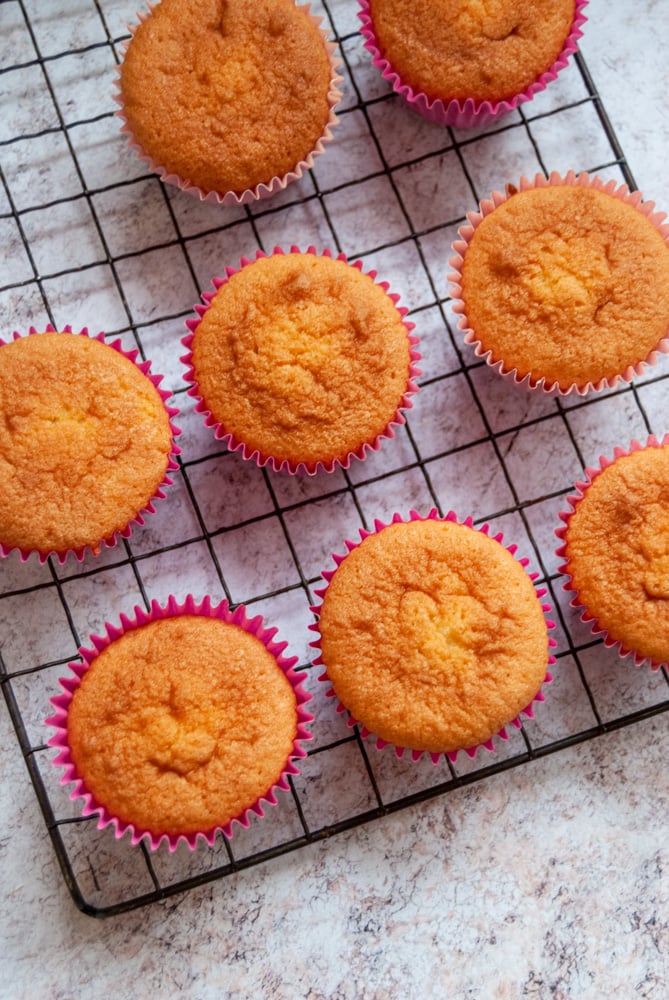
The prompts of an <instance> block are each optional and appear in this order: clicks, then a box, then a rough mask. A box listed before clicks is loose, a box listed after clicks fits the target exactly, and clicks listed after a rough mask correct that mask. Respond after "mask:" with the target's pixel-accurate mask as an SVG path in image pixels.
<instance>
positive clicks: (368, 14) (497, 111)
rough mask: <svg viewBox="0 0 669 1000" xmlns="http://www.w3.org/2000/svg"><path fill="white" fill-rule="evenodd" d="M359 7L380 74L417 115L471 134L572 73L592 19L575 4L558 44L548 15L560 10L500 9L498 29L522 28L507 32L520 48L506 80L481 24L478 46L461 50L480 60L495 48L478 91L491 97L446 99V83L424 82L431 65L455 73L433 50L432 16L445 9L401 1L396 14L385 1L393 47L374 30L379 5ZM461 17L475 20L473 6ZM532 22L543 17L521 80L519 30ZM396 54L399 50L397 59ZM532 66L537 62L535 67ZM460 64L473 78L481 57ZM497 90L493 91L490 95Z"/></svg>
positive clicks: (506, 64) (366, 2) (506, 66)
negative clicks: (413, 27)
mask: <svg viewBox="0 0 669 1000" xmlns="http://www.w3.org/2000/svg"><path fill="white" fill-rule="evenodd" d="M358 3H359V6H360V7H361V10H360V11H359V12H358V17H359V19H360V21H361V22H362V28H361V34H362V35H363V37H364V39H365V43H364V47H365V48H366V49H367V51H368V52H369V53H370V54H371V56H372V64H373V65H374V66H376V67H377V68H378V69H379V70H380V71H381V75H382V76H383V78H384V79H385V80H387V81H388V83H390V85H391V86H392V88H393V91H394V92H395V93H396V94H398V95H399V96H400V97H401V98H402V99H403V100H404V101H405V102H406V103H407V105H408V106H409V107H410V108H411V109H412V110H413V111H416V112H417V113H418V114H420V115H422V116H423V117H424V118H427V119H428V120H429V121H433V122H436V123H437V124H440V125H449V126H454V127H457V128H471V127H474V126H477V125H485V124H488V123H489V122H493V121H496V120H497V119H498V118H501V117H503V116H504V115H506V114H509V112H511V111H513V110H514V109H515V108H517V107H518V105H519V104H522V103H524V102H525V101H529V100H531V99H532V98H533V97H534V95H535V94H537V93H539V92H540V91H542V90H544V89H545V88H546V86H547V85H548V84H549V83H550V82H551V81H552V80H555V79H556V77H557V75H558V73H559V72H560V71H561V70H562V69H564V68H565V66H566V65H567V63H568V60H569V57H570V56H571V55H573V53H574V52H576V50H577V43H578V40H579V39H580V38H581V36H582V34H583V31H582V30H581V29H582V27H583V25H584V24H585V22H586V20H587V18H586V17H585V15H584V13H583V11H584V9H585V7H586V6H587V0H575V3H574V4H573V15H572V20H571V22H570V26H569V28H568V30H565V31H564V32H563V31H562V29H561V28H560V26H559V24H558V25H555V27H554V28H553V35H554V39H553V42H551V41H549V40H548V39H547V30H548V24H547V15H548V14H551V13H554V11H555V5H554V4H552V3H550V2H548V3H546V5H545V6H546V9H545V10H543V11H542V10H540V11H537V12H534V11H533V7H534V5H533V4H528V3H526V2H524V0H519V2H518V3H517V4H516V5H515V7H512V5H510V4H508V3H506V4H503V5H501V11H499V10H498V15H500V16H501V20H500V21H499V25H500V26H503V25H506V26H507V27H508V24H507V22H508V20H509V19H510V18H511V19H512V20H513V18H514V15H515V19H516V24H515V25H514V26H513V27H512V30H510V31H509V32H508V34H509V36H513V35H517V36H518V37H516V38H510V42H511V45H512V46H514V47H515V48H514V49H513V51H511V53H510V55H509V57H508V59H506V61H505V60H504V59H502V62H501V73H502V76H501V77H499V73H500V67H499V66H498V65H497V64H498V62H499V58H500V50H499V41H500V40H499V39H497V38H496V36H494V35H493V37H492V38H487V37H485V33H484V32H481V31H478V33H477V29H476V26H474V36H473V41H472V42H470V41H466V40H465V38H464V37H463V41H462V44H465V45H466V46H473V48H472V55H473V56H474V57H478V54H479V53H481V52H482V51H483V49H482V45H483V44H486V45H489V46H490V47H491V48H490V54H489V56H486V55H482V56H481V61H482V69H483V70H484V73H483V74H482V76H481V79H480V80H479V81H478V85H479V86H483V89H484V91H485V94H484V96H481V95H480V94H479V95H477V94H476V93H474V92H472V91H470V89H469V87H465V88H464V91H463V92H462V93H460V92H458V93H454V92H453V91H452V90H449V91H448V93H447V92H445V91H443V90H441V89H440V88H442V87H445V86H446V84H445V82H441V81H439V82H437V81H435V80H432V83H431V86H429V85H428V83H427V81H426V80H425V79H424V77H425V76H426V74H427V76H428V77H430V73H429V72H428V70H427V65H428V63H430V62H433V63H434V69H435V72H436V74H437V76H440V75H443V73H444V70H445V68H446V67H448V60H447V58H446V57H445V56H444V55H443V53H442V54H441V55H440V56H439V57H437V54H436V52H431V51H430V49H431V48H432V47H433V46H434V45H435V38H436V37H438V32H431V31H430V28H429V23H430V22H429V18H430V17H432V16H436V17H440V11H439V7H438V6H435V5H433V4H431V5H429V6H427V7H426V8H423V9H419V8H418V7H417V6H416V5H411V6H412V10H411V11H410V12H409V13H408V12H407V5H406V4H403V3H401V0H398V2H395V3H394V9H389V8H393V2H392V0H391V2H386V0H384V3H383V4H381V2H380V0H379V2H378V6H379V8H382V14H384V15H385V18H386V19H388V18H389V21H388V23H387V24H386V27H385V30H382V31H381V34H382V35H384V34H385V35H387V42H386V45H384V44H383V42H382V41H380V40H379V37H378V33H377V30H376V29H375V26H374V9H373V8H374V6H375V4H374V0H358ZM448 10H449V13H450V14H451V15H452V16H456V15H457V14H458V9H457V7H456V6H455V5H452V4H451V5H450V6H449V8H448ZM460 13H464V14H465V15H469V14H470V12H469V11H468V10H467V5H464V8H463V10H461V11H460ZM477 14H478V12H477V11H472V12H471V17H472V18H474V19H475V18H476V16H477ZM411 16H413V17H415V18H416V19H417V31H418V35H415V32H414V33H413V34H412V33H411V32H409V31H407V23H408V19H409V18H410V17H411ZM528 17H529V18H530V20H532V19H534V18H536V19H537V20H538V23H539V30H538V32H537V33H536V39H535V46H537V45H538V51H537V52H536V54H532V55H531V56H530V66H531V68H530V67H526V68H525V73H524V75H523V74H522V71H521V76H522V79H521V78H518V79H516V77H517V75H518V72H519V70H520V67H521V59H520V58H519V51H518V46H519V45H522V44H523V39H522V32H519V31H518V22H519V21H522V19H523V18H528ZM497 28H498V25H497V23H496V22H495V24H493V30H497ZM421 32H423V33H424V34H423V37H421ZM556 32H557V33H556ZM393 36H394V38H393ZM451 37H455V36H454V34H453V33H451ZM388 43H389V44H388ZM547 43H548V45H547ZM551 44H553V49H552V51H550V48H551ZM423 47H425V52H426V55H427V57H426V58H423V59H421V58H420V53H421V49H422V48H423ZM394 48H396V49H397V52H396V53H395V52H394ZM389 49H393V51H388V50H389ZM390 56H392V57H393V58H394V59H395V60H396V65H393V64H392V61H393V60H392V58H389V57H390ZM532 60H534V65H533V66H532ZM460 61H461V63H462V65H460V67H459V73H460V74H461V73H462V71H464V72H465V73H467V74H469V73H470V71H471V67H472V65H473V64H474V61H475V59H474V58H465V59H464V60H463V59H462V56H460ZM507 73H508V74H511V79H509V77H508V76H507V75H506V74H507ZM496 77H499V79H496ZM475 79H476V78H475ZM461 86H462V84H461ZM472 86H473V84H472ZM491 87H492V90H491V92H490V93H488V91H489V90H490V88H491ZM456 89H457V88H456Z"/></svg>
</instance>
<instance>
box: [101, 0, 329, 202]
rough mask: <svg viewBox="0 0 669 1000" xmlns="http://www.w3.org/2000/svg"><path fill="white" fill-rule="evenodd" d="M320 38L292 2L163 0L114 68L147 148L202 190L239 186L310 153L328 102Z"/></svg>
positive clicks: (132, 123)
mask: <svg viewBox="0 0 669 1000" xmlns="http://www.w3.org/2000/svg"><path fill="white" fill-rule="evenodd" d="M331 77H332V67H331V64H330V58H329V55H328V51H327V48H326V45H325V41H324V39H323V36H322V34H321V32H320V30H319V29H318V27H317V26H316V24H315V23H314V21H313V20H312V18H311V17H310V16H309V15H308V14H307V13H305V11H304V9H303V8H300V7H296V6H295V4H294V3H293V2H292V0H254V2H253V3H248V2H247V0H162V2H161V3H159V4H158V6H157V7H155V8H154V10H153V11H152V13H151V14H150V16H148V17H147V18H146V20H144V21H143V22H142V23H141V24H140V25H139V27H138V28H137V30H136V32H135V34H134V35H133V38H132V40H131V42H130V45H129V47H128V50H127V52H126V55H125V58H124V60H123V64H122V66H121V78H120V87H121V93H122V99H123V106H124V113H125V116H126V118H127V122H128V125H129V127H130V130H131V132H132V134H133V135H134V137H135V139H136V140H137V141H138V143H139V145H140V146H141V147H142V149H143V151H144V152H145V153H148V155H149V156H150V157H152V159H153V160H154V161H155V162H156V163H157V164H158V165H159V166H161V167H163V168H164V169H165V170H166V171H167V172H168V173H170V174H176V175H177V176H178V177H180V178H182V179H183V180H184V181H189V182H190V183H191V184H194V185H196V186H198V187H199V188H201V189H202V190H203V191H216V192H227V191H234V192H243V191H245V190H247V189H248V188H252V187H255V185H257V184H261V183H268V182H269V181H271V180H272V178H274V177H277V176H278V177H282V176H284V175H285V174H287V173H288V172H289V171H291V170H292V169H293V168H295V166H296V165H297V164H298V163H300V162H301V161H303V160H304V159H305V158H306V157H307V156H308V154H309V153H310V152H312V151H313V150H314V147H315V146H316V144H317V142H318V140H319V139H320V138H321V136H322V135H323V134H324V131H325V128H326V125H327V123H328V118H329V113H330V108H329V102H328V91H329V89H330V80H331Z"/></svg>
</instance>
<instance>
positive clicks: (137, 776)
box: [46, 597, 313, 851]
mask: <svg viewBox="0 0 669 1000" xmlns="http://www.w3.org/2000/svg"><path fill="white" fill-rule="evenodd" d="M105 630H106V634H105V635H103V636H92V637H91V640H90V641H91V643H92V647H93V648H90V649H80V650H79V653H80V655H81V657H82V659H83V662H82V663H71V664H70V665H69V666H70V670H71V674H70V675H69V676H68V677H65V678H62V679H61V681H60V684H61V686H62V687H63V689H64V693H63V694H61V695H57V696H56V697H54V698H52V699H51V702H52V705H53V706H54V708H55V713H54V715H53V716H51V718H49V719H47V720H46V724H47V725H49V726H53V727H54V728H55V730H56V733H55V735H54V736H52V738H51V739H50V740H49V745H50V746H53V747H58V748H59V750H60V752H59V753H58V755H57V756H56V757H55V758H54V761H53V763H54V764H55V765H56V766H57V767H64V768H65V772H64V774H63V777H62V783H63V784H69V783H72V782H74V789H73V791H72V792H71V794H70V798H72V799H79V798H80V799H82V800H83V810H82V812H83V815H84V816H90V815H93V814H95V813H97V814H99V820H98V829H102V828H103V827H105V826H108V825H110V824H111V825H112V826H113V828H114V833H115V836H116V837H117V838H120V837H122V836H123V835H124V834H125V833H127V832H128V831H129V832H130V839H131V843H133V844H137V843H139V841H140V840H141V839H142V838H145V839H146V843H147V844H148V846H149V847H150V848H151V849H152V850H155V849H156V848H157V847H158V846H159V845H160V844H161V843H162V842H163V841H165V842H166V843H167V845H168V848H169V850H170V851H173V850H175V849H176V847H177V845H178V844H179V842H180V841H185V842H186V843H187V844H188V846H189V847H190V848H191V849H193V848H195V847H196V845H197V841H198V838H203V839H204V840H205V841H206V842H207V843H208V844H210V845H211V844H213V842H214V839H215V837H216V834H217V833H218V832H219V831H221V832H222V833H223V834H224V836H226V837H231V836H232V832H233V823H234V822H239V823H240V824H241V825H242V826H244V827H248V825H249V819H250V816H251V815H252V814H254V813H255V814H256V815H258V816H263V815H264V806H265V804H267V803H269V804H270V805H276V801H277V800H276V791H277V790H278V789H283V790H286V789H288V788H289V785H288V777H289V775H293V774H297V773H298V770H297V767H296V765H295V760H297V759H299V758H302V757H305V756H306V751H305V750H304V749H303V747H302V743H303V742H305V741H306V740H309V739H311V734H310V733H309V732H308V729H307V725H308V723H309V722H311V721H312V718H313V717H312V716H311V715H310V714H309V713H308V712H307V711H306V709H305V707H304V706H305V704H306V703H307V702H308V701H309V700H310V698H311V695H309V694H307V693H306V692H305V691H304V690H303V689H302V679H303V675H302V674H298V673H296V672H295V670H294V669H293V668H294V665H295V663H296V657H291V658H286V657H285V656H283V652H284V650H285V648H286V645H287V644H286V643H285V642H276V641H275V635H276V632H277V630H276V629H275V628H270V629H268V628H266V627H265V625H264V623H263V620H262V618H261V617H260V616H259V615H258V616H257V617H255V618H248V617H247V614H246V611H245V609H244V608H243V607H241V606H239V607H237V608H236V609H235V610H234V611H231V610H230V608H229V606H228V604H227V602H226V601H223V602H222V603H221V604H218V605H212V604H211V601H210V599H209V598H208V597H206V598H205V599H204V600H203V601H201V602H197V601H195V600H194V598H193V597H187V598H186V600H185V602H184V603H179V602H177V600H176V599H175V598H174V597H170V598H169V599H168V601H167V604H166V605H165V606H164V607H162V606H161V605H159V604H158V603H157V602H156V601H154V602H153V603H152V604H151V610H150V611H149V612H146V611H143V610H142V609H141V608H139V607H136V608H135V609H134V614H133V616H132V617H130V618H129V617H127V616H126V615H121V623H120V626H115V625H110V624H107V625H106V626H105Z"/></svg>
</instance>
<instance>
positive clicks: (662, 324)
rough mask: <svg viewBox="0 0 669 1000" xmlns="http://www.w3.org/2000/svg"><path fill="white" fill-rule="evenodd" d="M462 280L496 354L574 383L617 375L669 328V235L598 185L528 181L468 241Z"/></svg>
mask: <svg viewBox="0 0 669 1000" xmlns="http://www.w3.org/2000/svg"><path fill="white" fill-rule="evenodd" d="M461 284H462V300H463V303H464V312H465V315H466V319H467V325H468V326H469V327H470V328H471V330H472V331H473V336H474V337H475V339H476V340H477V341H479V342H480V344H481V350H482V352H487V351H490V352H492V353H491V359H490V361H491V363H495V362H497V361H502V362H503V367H504V369H505V370H508V371H510V370H514V369H515V370H516V372H517V377H518V378H519V379H522V378H523V377H524V376H526V375H528V374H529V375H530V376H531V379H532V380H540V379H542V378H543V379H545V380H546V386H547V387H550V386H551V385H553V384H554V383H557V385H558V386H559V387H560V389H562V390H564V391H568V390H569V389H570V387H573V386H574V385H576V386H584V385H586V384H587V383H593V384H594V383H596V382H598V381H600V380H601V379H614V378H615V376H616V375H619V374H622V373H624V372H625V370H626V369H627V368H629V367H630V366H633V365H636V364H639V363H640V362H642V361H644V360H645V359H646V358H647V357H648V355H649V354H650V352H651V351H652V350H653V349H654V348H656V347H657V345H658V343H659V341H660V340H661V339H662V338H663V337H664V336H665V335H666V334H667V331H668V329H669V246H668V245H667V243H666V242H665V239H664V237H663V236H662V234H661V233H660V231H659V230H658V228H657V227H656V226H655V225H653V223H652V222H651V221H650V220H649V219H648V218H647V217H646V216H645V215H643V214H642V213H641V212H640V211H638V210H637V209H636V208H635V207H634V206H633V205H631V204H629V203H628V202H626V201H623V200H621V199H620V198H617V197H615V196H614V195H612V194H609V193H606V192H605V191H602V190H599V189H596V188H594V187H584V186H581V185H570V184H564V185H562V184H558V185H550V186H547V187H536V188H530V189H526V190H522V191H519V192H517V193H515V194H513V195H512V196H511V197H510V198H508V200H506V201H504V202H502V203H501V204H499V205H497V207H496V208H494V209H493V211H491V212H490V213H489V214H486V215H485V216H484V218H483V219H482V221H481V222H480V223H479V225H478V226H477V227H476V229H475V230H474V233H473V235H472V237H471V240H470V242H469V244H468V246H467V247H466V250H465V252H464V260H463V263H462V282H461Z"/></svg>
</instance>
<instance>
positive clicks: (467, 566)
mask: <svg viewBox="0 0 669 1000" xmlns="http://www.w3.org/2000/svg"><path fill="white" fill-rule="evenodd" d="M345 544H346V548H347V550H348V551H347V554H346V555H335V556H333V559H334V562H335V563H336V569H334V570H328V571H326V572H325V573H323V577H324V579H325V581H326V586H325V587H324V588H323V589H321V590H318V591H316V593H317V595H318V597H319V598H321V603H320V605H319V606H317V607H315V608H313V609H312V610H313V611H314V613H315V614H317V615H318V622H317V623H316V624H314V625H312V626H311V628H312V629H313V631H315V632H316V633H317V634H318V638H317V640H316V641H315V642H313V643H312V646H314V647H315V648H316V649H317V650H318V658H317V660H316V661H315V662H316V663H322V664H324V666H325V673H324V674H323V676H322V677H321V678H320V679H321V680H322V681H324V682H326V683H327V684H328V685H330V690H329V692H328V693H329V694H330V696H332V697H336V698H337V699H338V701H339V705H338V710H339V711H344V710H346V711H348V712H349V713H350V719H349V725H351V726H352V725H354V724H356V723H358V724H360V725H361V726H362V734H363V736H367V735H369V734H375V735H376V736H377V742H376V745H377V747H378V748H379V749H382V748H383V747H384V746H386V745H388V744H392V745H393V746H394V747H395V749H396V752H397V755H398V756H400V757H401V756H402V754H403V753H404V751H405V750H411V751H412V754H413V758H414V760H417V759H418V758H419V757H420V756H421V755H422V754H423V753H429V754H430V755H431V757H432V760H433V762H434V763H437V761H438V760H439V757H440V756H441V755H442V754H445V755H447V756H448V758H449V759H450V760H451V761H455V760H456V758H457V756H458V753H459V751H461V750H464V751H465V752H466V753H467V754H468V756H470V757H473V756H475V754H476V751H477V749H478V748H479V747H481V746H483V747H485V748H486V749H488V750H492V749H493V739H494V737H495V736H499V737H500V738H501V739H507V738H508V733H507V730H506V727H507V726H509V725H512V726H515V727H517V728H519V727H520V725H521V723H520V715H521V714H524V715H526V716H528V717H531V716H532V714H533V707H532V706H533V703H534V702H535V701H543V700H544V699H543V694H542V691H541V687H542V684H544V683H549V682H550V681H551V675H550V673H549V672H548V670H547V668H548V666H549V664H551V663H554V662H555V661H554V657H553V656H552V655H551V653H550V649H551V647H553V646H555V640H554V639H552V638H550V637H549V636H548V629H551V628H553V627H554V623H553V622H552V621H549V620H547V619H546V618H545V617H544V614H545V613H548V612H550V606H549V605H548V604H545V603H542V598H543V597H544V596H545V594H546V590H545V589H540V590H535V586H534V581H535V580H536V574H533V575H530V574H528V573H527V572H526V567H527V560H526V559H516V558H515V556H514V554H515V552H516V546H515V545H510V546H508V547H506V546H505V545H504V542H503V536H502V535H501V534H497V535H495V536H494V537H491V536H490V535H489V528H488V525H484V526H483V527H482V528H481V529H476V528H474V525H473V522H472V519H471V518H467V519H466V520H465V521H464V522H459V521H458V520H457V518H456V515H455V514H454V513H453V512H452V511H451V512H450V513H449V514H448V515H447V516H446V517H445V518H441V517H439V515H438V513H437V511H436V510H432V511H430V513H429V514H428V515H427V517H421V516H420V515H419V514H417V513H416V511H411V512H410V514H409V519H408V520H403V519H402V517H401V516H400V515H399V514H395V515H394V516H393V518H392V520H391V521H390V523H389V524H387V525H386V524H383V523H382V522H381V521H375V524H374V531H373V532H367V531H361V532H360V541H359V542H352V541H347V542H346V543H345Z"/></svg>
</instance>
